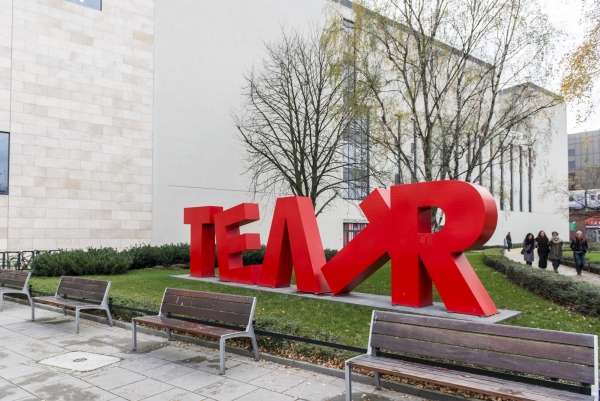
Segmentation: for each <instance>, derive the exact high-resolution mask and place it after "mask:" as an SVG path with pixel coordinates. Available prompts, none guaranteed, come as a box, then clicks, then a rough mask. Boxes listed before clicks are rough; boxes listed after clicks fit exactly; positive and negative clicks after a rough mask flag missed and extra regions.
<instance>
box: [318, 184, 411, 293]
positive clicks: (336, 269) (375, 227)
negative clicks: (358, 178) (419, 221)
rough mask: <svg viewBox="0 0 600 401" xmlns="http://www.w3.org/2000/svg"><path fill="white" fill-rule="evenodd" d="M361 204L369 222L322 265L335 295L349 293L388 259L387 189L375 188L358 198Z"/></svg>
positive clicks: (389, 217)
mask: <svg viewBox="0 0 600 401" xmlns="http://www.w3.org/2000/svg"><path fill="white" fill-rule="evenodd" d="M360 208H361V209H362V211H363V212H364V214H365V216H366V217H367V219H368V220H369V225H368V226H367V227H365V228H364V229H363V230H362V231H361V232H360V233H359V234H358V235H357V236H356V237H355V238H354V239H353V240H352V241H350V243H349V244H348V245H346V246H345V247H343V248H342V249H341V250H340V251H339V252H338V253H337V254H336V255H335V256H334V257H333V259H331V260H330V261H329V262H328V263H327V264H326V265H325V266H324V267H323V269H322V272H323V275H324V276H325V278H326V279H327V283H328V284H329V287H330V288H331V292H333V293H334V294H335V295H341V294H348V293H349V292H351V291H352V290H354V289H355V288H356V287H358V285H359V284H360V283H362V282H363V281H365V280H366V279H367V278H369V276H370V275H371V274H373V273H375V272H376V271H377V270H378V269H379V268H380V267H381V266H383V265H384V264H386V263H387V262H388V261H389V260H390V257H389V256H388V254H387V251H388V249H389V248H390V247H391V246H392V244H391V243H390V240H391V238H392V235H391V211H390V191H389V190H387V189H376V190H375V191H373V192H372V193H371V194H370V195H369V196H367V197H366V198H365V200H364V201H362V202H361V204H360ZM397 246H401V244H398V245H397Z"/></svg>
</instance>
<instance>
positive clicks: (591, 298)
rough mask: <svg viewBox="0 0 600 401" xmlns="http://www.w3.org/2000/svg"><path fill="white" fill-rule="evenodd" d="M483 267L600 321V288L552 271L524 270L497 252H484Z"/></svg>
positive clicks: (519, 264) (529, 268) (543, 296)
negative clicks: (485, 266) (487, 267)
mask: <svg viewBox="0 0 600 401" xmlns="http://www.w3.org/2000/svg"><path fill="white" fill-rule="evenodd" d="M483 263H485V265H487V266H489V267H491V268H492V269H494V270H496V271H498V272H500V273H502V274H504V275H505V276H506V277H507V278H508V280H509V281H510V282H512V283H513V284H516V285H518V286H520V287H522V288H524V289H526V290H528V291H530V292H532V293H534V294H536V295H539V296H541V297H542V298H545V299H547V300H550V301H552V302H555V303H557V304H559V305H564V306H568V307H569V308H571V309H573V310H575V311H577V312H579V313H582V314H584V315H588V316H592V317H600V288H599V287H598V286H596V285H593V284H590V283H587V282H583V281H575V280H573V279H571V278H569V277H565V276H561V275H559V274H555V273H554V272H552V271H544V270H542V269H537V268H531V267H525V265H523V264H521V263H517V262H513V261H511V260H509V259H508V258H506V257H505V256H504V255H502V254H501V253H500V252H499V251H498V250H487V251H484V252H483Z"/></svg>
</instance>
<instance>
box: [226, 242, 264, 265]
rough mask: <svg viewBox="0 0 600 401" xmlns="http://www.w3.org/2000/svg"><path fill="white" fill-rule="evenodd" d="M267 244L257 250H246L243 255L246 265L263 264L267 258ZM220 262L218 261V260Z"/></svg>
mask: <svg viewBox="0 0 600 401" xmlns="http://www.w3.org/2000/svg"><path fill="white" fill-rule="evenodd" d="M266 249H267V247H266V246H264V245H262V246H261V247H260V249H259V250H257V251H250V252H246V253H244V254H243V255H242V259H243V261H244V266H249V265H262V263H263V259H264V258H265V250H266ZM217 263H218V262H217Z"/></svg>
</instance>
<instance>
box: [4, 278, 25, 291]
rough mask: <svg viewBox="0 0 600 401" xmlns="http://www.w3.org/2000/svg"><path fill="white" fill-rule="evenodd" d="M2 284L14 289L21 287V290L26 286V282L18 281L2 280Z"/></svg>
mask: <svg viewBox="0 0 600 401" xmlns="http://www.w3.org/2000/svg"><path fill="white" fill-rule="evenodd" d="M0 284H4V285H12V286H13V287H19V288H20V289H23V286H24V285H25V281H16V280H12V279H0Z"/></svg>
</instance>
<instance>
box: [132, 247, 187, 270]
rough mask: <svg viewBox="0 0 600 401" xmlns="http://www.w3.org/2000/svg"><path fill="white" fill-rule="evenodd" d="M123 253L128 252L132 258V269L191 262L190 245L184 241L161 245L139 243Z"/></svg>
mask: <svg viewBox="0 0 600 401" xmlns="http://www.w3.org/2000/svg"><path fill="white" fill-rule="evenodd" d="M123 253H127V254H128V255H130V257H131V258H132V264H131V269H132V270H137V269H147V268H150V267H154V266H171V265H178V264H187V265H189V264H190V246H189V244H184V243H179V244H169V245H161V246H150V245H138V246H134V247H131V248H129V249H126V250H124V251H123Z"/></svg>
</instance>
